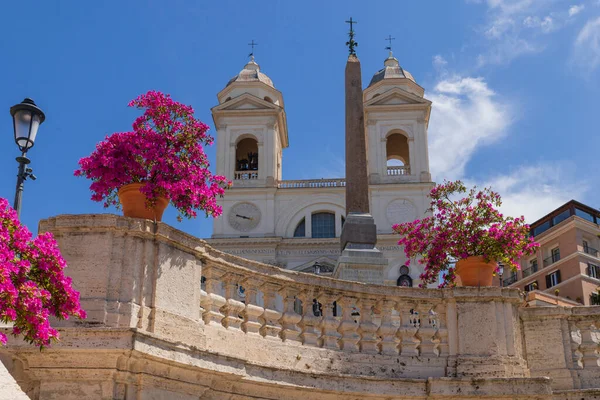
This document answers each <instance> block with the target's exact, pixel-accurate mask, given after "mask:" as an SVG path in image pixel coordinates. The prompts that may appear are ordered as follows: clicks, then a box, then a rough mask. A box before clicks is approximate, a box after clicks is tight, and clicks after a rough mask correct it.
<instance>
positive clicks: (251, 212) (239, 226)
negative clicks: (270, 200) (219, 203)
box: [229, 203, 260, 232]
mask: <svg viewBox="0 0 600 400" xmlns="http://www.w3.org/2000/svg"><path fill="white" fill-rule="evenodd" d="M259 222H260V210H259V209H258V207H256V206H255V205H254V204H252V203H237V204H236V205H235V206H233V207H232V208H231V210H230V211H229V225H230V226H231V227H232V228H233V229H235V230H236V231H240V232H248V231H251V230H252V229H254V228H256V227H257V226H258V223H259Z"/></svg>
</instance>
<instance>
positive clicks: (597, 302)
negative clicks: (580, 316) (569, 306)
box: [590, 293, 600, 306]
mask: <svg viewBox="0 0 600 400" xmlns="http://www.w3.org/2000/svg"><path fill="white" fill-rule="evenodd" d="M590 306H600V293H592V294H590Z"/></svg>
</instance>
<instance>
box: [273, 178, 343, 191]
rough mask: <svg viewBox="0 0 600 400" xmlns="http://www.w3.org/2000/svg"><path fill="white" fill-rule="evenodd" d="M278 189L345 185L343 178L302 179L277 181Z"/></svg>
mask: <svg viewBox="0 0 600 400" xmlns="http://www.w3.org/2000/svg"><path fill="white" fill-rule="evenodd" d="M277 187H278V188H280V189H296V188H298V189H299V188H324V187H346V180H345V179H302V180H286V181H279V182H278V183H277Z"/></svg>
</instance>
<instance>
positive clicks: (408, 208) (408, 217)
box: [386, 199, 417, 225]
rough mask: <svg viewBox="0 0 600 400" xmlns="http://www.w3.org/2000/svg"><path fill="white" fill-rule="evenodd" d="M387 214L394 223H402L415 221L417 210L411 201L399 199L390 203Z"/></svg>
mask: <svg viewBox="0 0 600 400" xmlns="http://www.w3.org/2000/svg"><path fill="white" fill-rule="evenodd" d="M386 216H387V219H388V221H389V222H390V223H391V224H392V225H394V224H400V223H402V222H410V221H414V220H415V219H416V218H417V210H416V209H415V206H414V205H413V204H412V203H411V202H410V201H408V200H406V199H398V200H394V201H392V202H391V203H390V204H389V205H388V207H387V210H386Z"/></svg>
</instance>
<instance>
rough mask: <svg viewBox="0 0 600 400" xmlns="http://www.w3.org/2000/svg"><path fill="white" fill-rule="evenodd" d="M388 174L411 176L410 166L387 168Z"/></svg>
mask: <svg viewBox="0 0 600 400" xmlns="http://www.w3.org/2000/svg"><path fill="white" fill-rule="evenodd" d="M387 174H388V175H389V176H404V175H410V166H408V165H394V166H388V167H387Z"/></svg>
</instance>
